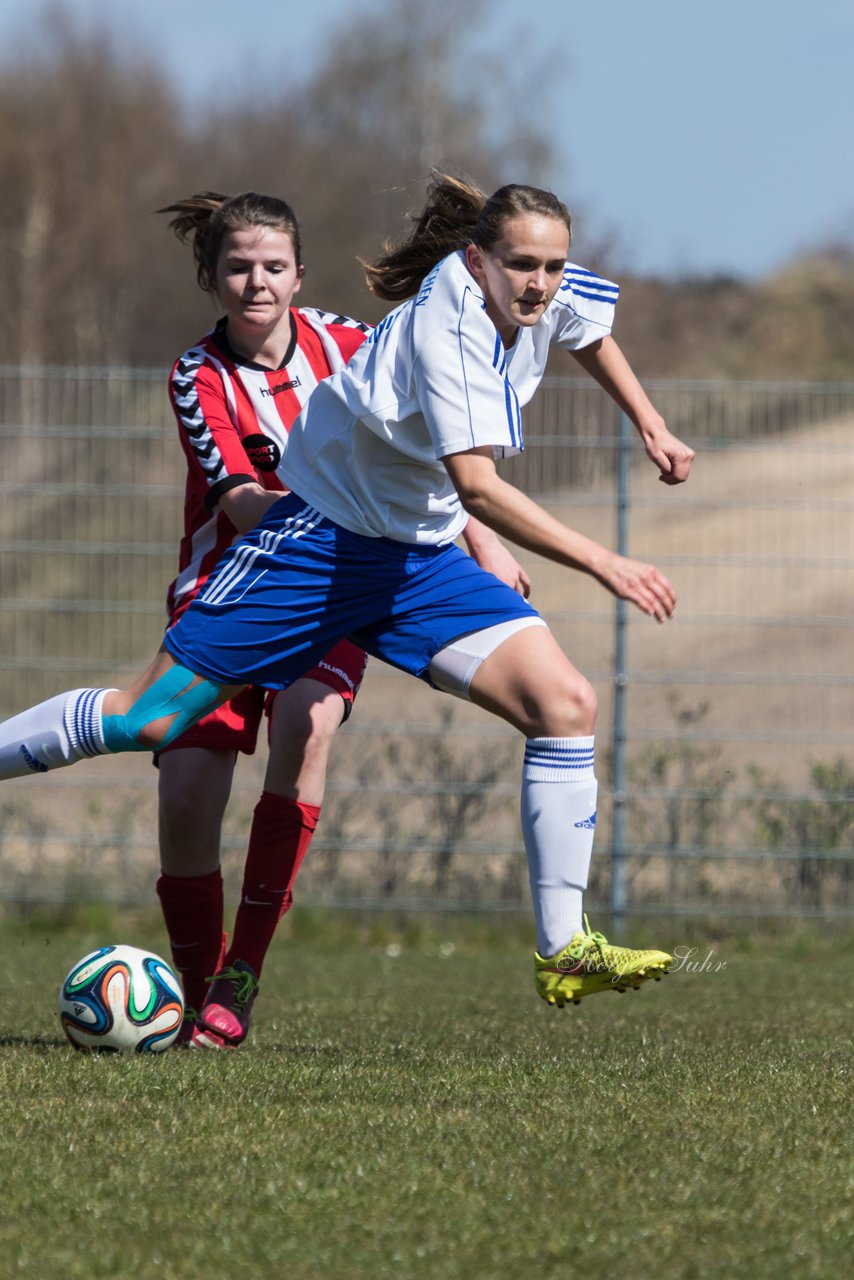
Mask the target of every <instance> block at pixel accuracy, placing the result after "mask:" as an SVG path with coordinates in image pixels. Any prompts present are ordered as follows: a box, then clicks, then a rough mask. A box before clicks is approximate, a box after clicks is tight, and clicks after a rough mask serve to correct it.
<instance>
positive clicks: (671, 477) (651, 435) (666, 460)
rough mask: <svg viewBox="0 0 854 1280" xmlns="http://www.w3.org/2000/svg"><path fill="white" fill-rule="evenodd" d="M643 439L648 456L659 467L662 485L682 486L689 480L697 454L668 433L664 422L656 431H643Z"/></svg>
mask: <svg viewBox="0 0 854 1280" xmlns="http://www.w3.org/2000/svg"><path fill="white" fill-rule="evenodd" d="M641 438H642V439H643V445H644V448H645V449H646V456H647V457H648V458H649V460H650V461H651V462H654V463H655V465H656V466H657V467H658V470H659V476H658V478H659V480H660V481H661V482H662V484H682V483H683V482H684V481H685V480H687V479H688V476H689V474H690V472H691V463H692V462H693V461H694V458H695V457H696V454H695V452H694V450H693V449H691V448H689V446H688V445H687V444H683V442H682V441H681V440H678V439H677V438H676V436H674V435H673V434H672V433H671V432H670V431H668V430H667V427H666V426H665V425H664V423H663V422H662V423H661V426H660V427H659V428H658V429H657V430H655V431H649V432H647V431H642V432H641Z"/></svg>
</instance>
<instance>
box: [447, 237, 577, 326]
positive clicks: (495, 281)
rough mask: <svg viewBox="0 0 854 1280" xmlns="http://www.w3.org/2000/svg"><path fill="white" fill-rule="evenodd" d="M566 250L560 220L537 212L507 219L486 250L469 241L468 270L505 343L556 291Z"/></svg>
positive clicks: (536, 315) (534, 320) (539, 312)
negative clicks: (478, 286) (497, 236)
mask: <svg viewBox="0 0 854 1280" xmlns="http://www.w3.org/2000/svg"><path fill="white" fill-rule="evenodd" d="M568 253H569V231H568V230H567V228H566V226H565V225H564V223H563V222H561V221H560V219H558V218H549V217H545V216H544V215H542V214H538V213H524V214H520V216H519V217H518V218H508V219H507V221H506V222H505V223H504V226H503V228H502V234H501V238H500V239H499V240H497V241H496V243H495V244H494V245H493V246H492V248H491V249H479V248H478V247H477V246H476V245H469V247H468V249H467V250H466V262H467V264H468V268H469V271H470V272H471V273H472V275H473V276H474V278H475V280H476V281H477V283H478V284H479V285H480V287H481V289H482V290H483V296H484V298H485V299H486V314H487V315H488V316H489V318H490V320H491V321H492V323H493V324H494V325H495V327H496V329H497V330H498V332H499V333H500V335H501V340H502V342H503V343H504V345H505V347H509V346H512V344H513V342H514V341H515V338H516V331H517V330H518V329H519V328H530V327H531V325H534V324H536V323H537V321H538V320H539V318H540V316H541V315H542V314H543V312H544V311H545V309H546V307H547V306H548V305H549V303H550V302H551V300H552V298H553V297H554V296H555V294H556V293H557V291H558V287H559V285H560V282H561V280H562V279H563V269H564V265H565V263H566V255H567V254H568Z"/></svg>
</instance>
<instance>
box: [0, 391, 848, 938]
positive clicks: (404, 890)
mask: <svg viewBox="0 0 854 1280" xmlns="http://www.w3.org/2000/svg"><path fill="white" fill-rule="evenodd" d="M648 390H649V391H650V393H651V395H652V398H653V400H654V402H655V403H656V404H657V405H658V407H659V408H660V410H661V411H662V413H663V414H664V415H665V418H666V419H667V421H668V424H669V425H670V427H671V429H672V430H673V431H675V432H676V433H677V434H678V435H680V436H681V437H682V438H684V439H686V440H688V441H689V442H690V443H692V444H693V445H695V447H696V448H697V450H698V459H697V462H696V464H695V469H694V473H693V475H692V477H691V480H690V481H689V483H688V484H687V485H684V486H680V487H678V488H670V487H668V486H665V485H662V484H660V483H658V479H657V472H656V470H655V468H654V467H652V466H651V465H650V463H649V462H648V461H647V460H646V458H645V457H644V454H643V449H642V447H641V445H640V443H639V441H638V440H637V439H636V438H632V435H631V433H629V435H628V436H627V434H626V432H625V430H623V429H621V424H620V422H619V418H618V415H617V414H616V412H615V409H614V406H613V404H612V403H611V402H610V401H609V400H608V399H607V397H605V396H604V395H603V393H602V392H601V391H600V390H599V389H598V388H596V387H595V386H594V385H593V384H592V383H589V382H583V381H579V380H575V379H558V378H549V379H547V380H546V381H545V383H544V384H543V386H542V388H541V390H540V392H539V394H538V396H537V398H536V399H535V400H534V402H533V403H532V404H531V405H530V406H528V409H527V412H526V423H525V431H526V444H527V448H526V451H525V453H524V454H523V455H522V456H521V457H519V458H517V459H514V460H512V461H511V462H509V463H507V464H506V469H505V472H504V474H505V475H506V477H507V479H509V480H511V481H512V482H513V483H515V484H517V485H519V487H521V488H523V489H525V490H526V491H527V492H529V493H531V494H533V495H534V496H536V497H537V498H539V500H540V501H542V502H543V504H544V505H546V506H547V507H548V509H549V510H551V511H552V512H554V514H556V515H557V516H558V517H560V518H561V519H563V520H565V521H566V522H567V523H569V524H571V525H572V526H574V527H576V528H579V529H581V530H582V531H584V532H585V533H588V534H589V535H591V536H592V537H594V538H597V539H598V540H599V541H601V542H604V543H606V544H608V545H611V546H616V545H617V541H618V537H620V536H622V537H624V539H625V544H626V550H628V552H629V553H630V554H632V555H634V556H636V557H638V558H641V559H646V560H653V561H655V563H657V564H658V565H659V567H660V568H661V569H662V570H663V571H664V572H665V573H666V574H667V576H668V577H669V578H670V579H671V580H672V581H673V583H674V585H675V586H676V588H677V591H678V594H679V605H678V609H677V613H676V617H675V618H674V619H673V621H672V622H670V623H668V624H667V625H666V626H664V627H657V626H656V625H655V624H654V623H652V622H650V621H649V620H648V619H645V618H643V617H642V616H641V615H640V614H637V613H631V612H630V611H628V610H627V609H625V608H618V607H617V606H616V605H615V602H614V601H613V600H612V599H611V598H610V597H609V596H608V595H607V594H606V593H605V592H604V591H603V590H602V589H601V588H600V587H599V586H598V585H597V584H596V583H595V582H593V581H592V580H591V579H588V578H586V577H584V576H582V575H579V574H573V573H569V572H567V571H566V570H563V569H561V568H559V567H557V566H554V565H551V564H549V563H547V562H545V561H543V560H541V559H538V558H536V557H532V556H527V555H525V554H524V553H520V559H522V560H523V563H524V564H525V566H526V568H527V569H528V572H529V573H530V576H531V578H532V580H533V583H534V592H533V599H534V602H535V604H536V605H537V607H538V608H539V609H540V611H541V612H542V613H543V615H544V617H545V618H546V619H547V621H548V622H549V625H550V626H551V627H552V629H553V631H554V632H555V634H556V635H557V637H558V639H559V641H560V642H561V644H562V646H563V647H564V649H565V651H566V652H567V653H568V654H569V656H570V657H571V658H572V660H573V661H574V662H575V663H576V665H577V666H579V667H580V668H581V669H582V670H583V671H584V672H585V674H587V675H588V676H589V677H590V679H591V680H592V682H593V683H594V685H595V686H596V688H597V691H598V693H599V696H600V718H599V728H598V733H597V757H598V769H597V771H598V774H599V778H600V808H599V814H600V817H599V829H598V831H597V838H596V851H595V856H594V864H593V875H592V883H591V889H590V895H589V897H590V901H591V903H592V904H594V905H596V904H598V905H599V906H600V908H601V907H607V908H610V910H611V911H612V913H615V914H627V913H632V912H634V913H649V914H662V913H675V914H704V915H716V914H720V915H733V914H739V913H744V914H750V915H753V916H757V915H759V916H761V915H768V916H780V917H785V916H807V915H814V916H821V917H826V918H832V917H835V916H839V917H846V916H850V915H851V914H852V912H854V905H852V885H854V805H853V804H852V800H854V729H852V710H854V708H852V685H854V675H852V652H854V645H853V644H852V641H854V593H852V569H854V519H853V518H852V516H854V483H853V482H854V436H852V425H854V384H838V385H826V384H821V385H818V384H816V385H813V384H776V383H738V384H728V383H719V382H709V383H687V382H686V383H674V382H659V383H652V384H648ZM0 435H2V441H3V445H2V447H3V459H4V466H3V470H2V477H0V494H2V504H0V553H2V554H1V555H0V575H2V578H0V634H2V645H0V715H1V716H6V715H8V714H11V713H12V712H14V711H15V710H18V709H20V708H21V707H23V706H27V705H30V704H31V703H33V702H36V701H39V700H41V699H43V698H46V697H49V696H51V695H52V694H54V693H57V692H59V691H60V690H62V689H68V688H75V687H80V686H83V685H99V684H105V683H118V682H120V681H121V680H123V679H124V678H126V677H128V676H131V675H133V674H135V673H137V672H138V671H139V670H141V669H142V666H143V665H144V664H146V663H147V662H148V660H149V659H150V657H151V656H152V654H153V653H154V651H155V649H156V647H157V645H158V643H159V640H160V636H161V634H162V629H163V625H164V620H165V615H164V598H165V591H166V587H167V585H168V583H169V581H170V580H171V578H172V577H173V576H174V572H175V566H176V559H177V545H178V539H179V536H180V531H181V513H182V498H183V466H184V464H183V459H182V455H181V452H180V448H179V445H178V441H177V436H176V434H175V431H174V427H173V425H172V420H171V413H170V410H169V407H168V404H167V401H166V394H165V380H164V377H163V374H162V371H144V370H143V371H141V370H119V369H104V370H91V369H88V370H79V371H78V370H67V369H50V368H39V369H32V370H26V369H24V370H21V369H17V368H15V369H5V370H3V369H0ZM264 754H265V753H264V751H263V749H259V752H258V754H257V755H256V756H255V757H252V758H247V759H245V760H243V761H242V762H241V765H240V767H239V769H238V771H237V776H236V782H235V787H234V791H233V794H232V798H231V803H230V805H229V809H228V812H227V816H226V824H225V828H224V835H223V846H224V869H225V871H226V877H227V884H228V885H229V887H230V888H231V889H232V890H233V889H234V887H235V885H236V883H237V882H238V880H239V874H240V870H241V868H242V853H243V851H244V850H245V845H246V840H247V837H248V829H249V822H250V820H251V813H252V809H253V807H254V804H255V802H256V799H257V796H258V795H259V793H260V788H261V779H262V773H263V763H264ZM520 767H521V744H520V743H519V741H518V740H517V738H516V735H514V734H513V733H512V731H510V730H509V729H508V728H507V727H505V726H503V725H502V724H500V723H499V722H497V721H493V720H492V719H491V718H490V717H488V716H486V715H484V714H483V713H482V712H479V711H478V710H476V709H475V708H472V707H469V706H466V705H464V704H462V703H459V702H458V701H456V700H453V699H450V698H447V697H444V696H442V695H439V694H436V693H435V692H433V691H431V690H429V689H428V688H426V687H425V686H422V685H420V684H419V683H417V682H415V681H413V680H411V679H409V678H408V677H405V676H402V675H400V674H399V673H396V672H395V671H393V670H392V669H390V668H386V667H383V666H382V664H380V663H377V662H372V663H370V664H369V668H368V675H367V677H366V680H365V683H364V685H363V688H362V691H361V693H360V695H359V699H358V701H357V706H356V711H355V713H354V715H353V716H352V718H351V720H350V721H349V722H348V723H347V725H346V726H344V728H343V729H342V731H341V734H340V736H339V740H338V742H337V743H336V747H335V749H334V751H333V760H332V765H331V770H330V777H329V785H328V795H327V800H326V803H325V806H324V813H323V817H322V819H321V823H320V826H319V828H318V833H317V836H316V838H315V841H314V843H313V845H312V849H311V852H310V855H309V858H308V860H307V863H306V865H305V867H304V869H303V871H302V872H301V877H300V885H299V895H300V897H301V898H302V900H307V899H313V900H316V901H320V902H325V903H330V904H336V905H347V906H351V905H363V906H367V905H370V906H371V907H385V906H393V907H397V908H401V909H403V908H407V907H410V906H413V907H414V906H417V907H428V908H432V909H455V908H466V909H482V910H516V909H519V908H523V907H525V906H526V905H527V902H528V890H527V871H526V867H525V861H524V855H523V853H522V851H521V842H520V836H519V823H518V781H519V773H520ZM0 813H1V814H2V829H0V872H2V881H0V883H2V889H0V894H2V897H3V898H5V899H6V900H8V901H20V902H34V901H45V900H49V901H67V900H73V899H80V898H86V899H92V898H104V899H109V900H120V901H127V902H146V901H153V900H154V890H153V886H154V880H155V877H156V874H157V805H156V775H155V773H154V770H153V769H152V767H151V763H150V760H149V758H148V757H147V756H133V757H127V756H125V757H115V758H106V759H100V760H96V761H92V762H85V763H82V764H80V765H78V766H76V767H75V768H74V769H71V770H65V771H61V772H58V773H54V774H51V775H49V776H48V777H39V778H33V779H20V780H16V781H13V782H9V783H6V784H5V785H4V787H3V788H2V793H0Z"/></svg>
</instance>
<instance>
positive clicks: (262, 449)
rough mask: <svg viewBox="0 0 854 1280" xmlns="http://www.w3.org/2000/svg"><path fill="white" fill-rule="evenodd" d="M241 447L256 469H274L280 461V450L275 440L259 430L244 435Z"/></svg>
mask: <svg viewBox="0 0 854 1280" xmlns="http://www.w3.org/2000/svg"><path fill="white" fill-rule="evenodd" d="M243 448H244V449H245V450H246V452H247V454H248V456H249V461H250V462H251V463H252V465H253V467H254V468H255V470H256V471H275V470H276V467H277V466H278V465H279V463H280V462H281V461H282V451H281V449H280V448H279V446H278V445H277V444H276V441H275V440H271V439H270V437H269V436H265V435H262V434H261V432H260V431H259V432H258V433H257V434H256V435H254V436H244V437H243Z"/></svg>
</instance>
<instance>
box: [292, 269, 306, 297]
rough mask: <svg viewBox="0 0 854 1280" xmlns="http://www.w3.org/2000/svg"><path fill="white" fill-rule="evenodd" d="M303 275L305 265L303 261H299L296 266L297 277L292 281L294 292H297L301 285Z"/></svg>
mask: <svg viewBox="0 0 854 1280" xmlns="http://www.w3.org/2000/svg"><path fill="white" fill-rule="evenodd" d="M304 275H305V265H304V264H303V263H300V265H299V266H298V267H297V278H296V281H295V283H294V293H299V291H300V287H301V286H302V278H303V276H304Z"/></svg>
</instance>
